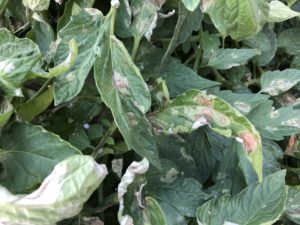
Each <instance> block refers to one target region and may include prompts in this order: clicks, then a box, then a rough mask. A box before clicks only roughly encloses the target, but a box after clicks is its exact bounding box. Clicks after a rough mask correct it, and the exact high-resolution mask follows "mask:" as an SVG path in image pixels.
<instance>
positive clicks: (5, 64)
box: [0, 60, 15, 74]
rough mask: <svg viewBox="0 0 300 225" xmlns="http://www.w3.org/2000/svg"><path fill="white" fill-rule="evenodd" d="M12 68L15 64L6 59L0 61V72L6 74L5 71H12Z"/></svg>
mask: <svg viewBox="0 0 300 225" xmlns="http://www.w3.org/2000/svg"><path fill="white" fill-rule="evenodd" d="M14 69H15V66H14V64H13V63H11V62H9V61H7V60H4V61H1V62H0V72H2V73H5V74H7V73H11V72H12V71H14Z"/></svg>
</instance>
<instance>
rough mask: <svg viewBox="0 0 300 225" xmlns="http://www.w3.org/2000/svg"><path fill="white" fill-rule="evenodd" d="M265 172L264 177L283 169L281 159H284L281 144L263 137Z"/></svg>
mask: <svg viewBox="0 0 300 225" xmlns="http://www.w3.org/2000/svg"><path fill="white" fill-rule="evenodd" d="M262 144H263V172H264V177H265V176H268V175H271V174H273V173H276V172H277V171H279V170H280V169H281V165H280V161H282V159H283V152H282V149H281V148H280V146H279V145H278V144H277V143H276V142H275V141H272V140H268V139H265V138H263V139H262Z"/></svg>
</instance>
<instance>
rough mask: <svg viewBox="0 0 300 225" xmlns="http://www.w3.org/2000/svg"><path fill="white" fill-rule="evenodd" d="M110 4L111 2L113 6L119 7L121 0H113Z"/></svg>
mask: <svg viewBox="0 0 300 225" xmlns="http://www.w3.org/2000/svg"><path fill="white" fill-rule="evenodd" d="M110 4H111V7H116V8H118V7H119V5H120V2H119V0H111V2H110Z"/></svg>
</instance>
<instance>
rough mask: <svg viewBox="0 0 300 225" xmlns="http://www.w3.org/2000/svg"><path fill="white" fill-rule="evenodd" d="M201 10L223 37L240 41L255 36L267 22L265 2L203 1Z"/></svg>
mask: <svg viewBox="0 0 300 225" xmlns="http://www.w3.org/2000/svg"><path fill="white" fill-rule="evenodd" d="M202 10H203V11H204V12H206V13H207V14H209V16H210V18H211V20H212V22H213V23H214V25H215V26H216V28H217V29H218V30H219V31H220V33H221V34H222V35H224V36H226V35H230V36H231V37H232V38H233V39H235V40H241V39H244V38H247V37H251V36H254V35H255V34H257V33H258V32H259V31H260V30H261V29H262V27H263V25H264V24H265V23H266V22H267V19H268V13H269V5H268V3H267V2H266V1H265V0H203V1H202Z"/></svg>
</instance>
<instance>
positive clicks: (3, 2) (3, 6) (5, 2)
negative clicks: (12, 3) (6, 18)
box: [0, 0, 8, 15]
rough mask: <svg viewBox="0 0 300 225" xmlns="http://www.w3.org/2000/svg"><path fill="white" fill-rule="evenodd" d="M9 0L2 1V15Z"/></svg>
mask: <svg viewBox="0 0 300 225" xmlns="http://www.w3.org/2000/svg"><path fill="white" fill-rule="evenodd" d="M7 3H8V0H0V15H1V14H2V13H3V12H4V10H5V8H6V5H7Z"/></svg>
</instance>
